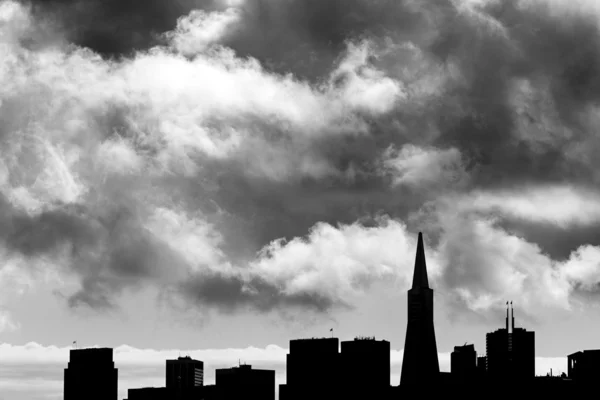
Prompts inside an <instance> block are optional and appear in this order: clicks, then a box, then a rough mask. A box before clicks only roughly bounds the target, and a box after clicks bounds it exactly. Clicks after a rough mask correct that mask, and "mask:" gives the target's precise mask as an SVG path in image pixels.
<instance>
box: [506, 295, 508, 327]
mask: <svg viewBox="0 0 600 400" xmlns="http://www.w3.org/2000/svg"><path fill="white" fill-rule="evenodd" d="M506 332H508V301H507V302H506Z"/></svg>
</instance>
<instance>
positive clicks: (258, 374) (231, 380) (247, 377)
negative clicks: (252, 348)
mask: <svg viewBox="0 0 600 400" xmlns="http://www.w3.org/2000/svg"><path fill="white" fill-rule="evenodd" d="M215 386H216V390H217V391H218V396H217V397H218V398H223V399H232V400H233V399H264V400H275V371H273V370H266V369H253V368H252V366H251V365H240V366H238V367H233V368H226V369H217V370H216V381H215Z"/></svg>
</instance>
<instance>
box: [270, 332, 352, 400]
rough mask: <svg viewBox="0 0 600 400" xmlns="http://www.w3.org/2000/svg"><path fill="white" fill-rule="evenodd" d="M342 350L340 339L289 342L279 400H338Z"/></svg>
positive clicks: (312, 339)
mask: <svg viewBox="0 0 600 400" xmlns="http://www.w3.org/2000/svg"><path fill="white" fill-rule="evenodd" d="M339 347H340V342H339V339H338V338H333V337H332V338H311V339H295V340H290V352H289V354H288V355H287V356H286V383H285V384H282V385H279V399H280V400H292V399H294V400H296V399H302V400H304V399H308V398H310V399H313V400H316V399H330V398H335V396H336V395H337V391H338V390H339V385H340V383H341V381H340V378H341V365H340V351H339ZM317 388H318V389H317Z"/></svg>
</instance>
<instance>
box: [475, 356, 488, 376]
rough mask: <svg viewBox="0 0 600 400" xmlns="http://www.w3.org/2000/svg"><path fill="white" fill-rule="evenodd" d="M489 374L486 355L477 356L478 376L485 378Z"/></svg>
mask: <svg viewBox="0 0 600 400" xmlns="http://www.w3.org/2000/svg"><path fill="white" fill-rule="evenodd" d="M486 376H487V358H486V357H485V356H482V357H477V377H478V378H484V377H486Z"/></svg>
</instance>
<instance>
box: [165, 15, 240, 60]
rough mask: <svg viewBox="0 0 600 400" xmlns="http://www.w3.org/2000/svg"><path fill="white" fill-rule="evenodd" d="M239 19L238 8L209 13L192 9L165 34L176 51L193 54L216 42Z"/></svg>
mask: <svg viewBox="0 0 600 400" xmlns="http://www.w3.org/2000/svg"><path fill="white" fill-rule="evenodd" d="M239 21H240V9H239V8H234V7H230V8H228V9H227V10H225V11H223V12H211V13H207V12H205V11H202V10H194V11H192V12H191V13H190V14H189V15H186V16H184V17H181V18H179V20H178V21H177V28H176V29H175V30H174V31H171V32H169V33H167V35H166V36H167V38H168V39H169V40H170V41H171V46H172V47H173V48H175V49H177V51H178V52H180V53H181V54H186V55H190V56H193V55H197V54H199V53H201V52H202V51H204V50H205V49H206V48H207V47H208V46H209V45H211V44H213V43H217V42H218V41H219V40H220V39H221V38H222V37H223V36H224V35H226V34H227V33H229V32H230V31H231V30H233V29H235V25H236V23H238V22H239Z"/></svg>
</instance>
